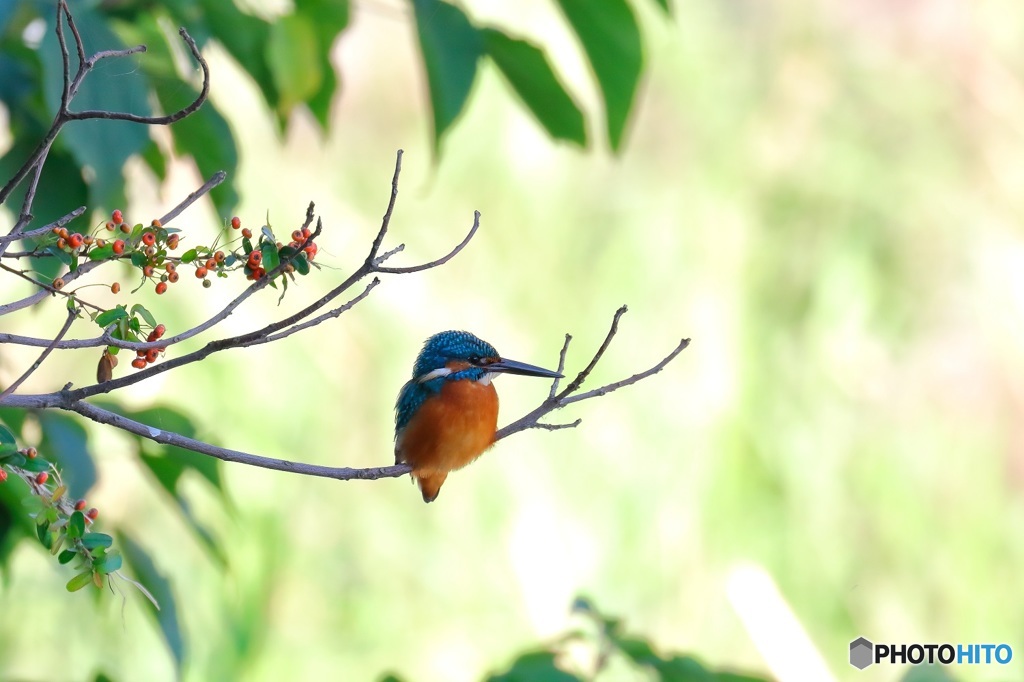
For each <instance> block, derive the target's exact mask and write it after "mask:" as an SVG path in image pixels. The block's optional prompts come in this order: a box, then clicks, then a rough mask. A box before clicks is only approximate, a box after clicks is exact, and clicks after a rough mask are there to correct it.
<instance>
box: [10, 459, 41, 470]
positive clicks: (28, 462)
mask: <svg viewBox="0 0 1024 682" xmlns="http://www.w3.org/2000/svg"><path fill="white" fill-rule="evenodd" d="M11 463H12V464H13V462H11ZM17 466H20V467H21V468H22V469H24V470H25V471H36V472H38V471H49V470H50V463H49V462H47V461H46V460H45V459H43V458H42V457H36V458H35V459H28V458H27V457H26V458H25V461H24V462H22V463H21V464H20V465H17Z"/></svg>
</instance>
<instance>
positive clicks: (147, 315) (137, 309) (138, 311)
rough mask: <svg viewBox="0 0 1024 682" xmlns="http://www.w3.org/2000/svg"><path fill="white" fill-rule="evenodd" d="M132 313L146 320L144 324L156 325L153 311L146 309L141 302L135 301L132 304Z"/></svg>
mask: <svg viewBox="0 0 1024 682" xmlns="http://www.w3.org/2000/svg"><path fill="white" fill-rule="evenodd" d="M132 315H140V316H142V319H144V320H145V321H146V324H148V325H149V326H150V327H155V326H156V318H155V317H153V313H151V312H149V311H148V310H146V307H145V306H143V305H142V304H141V303H136V304H135V305H133V306H132Z"/></svg>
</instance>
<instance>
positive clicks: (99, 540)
mask: <svg viewBox="0 0 1024 682" xmlns="http://www.w3.org/2000/svg"><path fill="white" fill-rule="evenodd" d="M113 542H114V538H112V537H110V536H109V535H107V534H106V533H86V534H85V535H83V536H82V544H83V545H85V548H86V549H96V548H97V547H110V546H111V544H113Z"/></svg>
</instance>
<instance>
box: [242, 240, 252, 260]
mask: <svg viewBox="0 0 1024 682" xmlns="http://www.w3.org/2000/svg"><path fill="white" fill-rule="evenodd" d="M242 250H243V251H245V255H247V256H248V255H249V254H250V253H252V242H251V241H249V238H248V237H242Z"/></svg>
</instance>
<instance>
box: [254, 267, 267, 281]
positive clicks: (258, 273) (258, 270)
mask: <svg viewBox="0 0 1024 682" xmlns="http://www.w3.org/2000/svg"><path fill="white" fill-rule="evenodd" d="M255 274H256V279H260V278H261V277H265V276H266V274H267V271H266V270H264V269H263V268H256V273H255Z"/></svg>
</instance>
